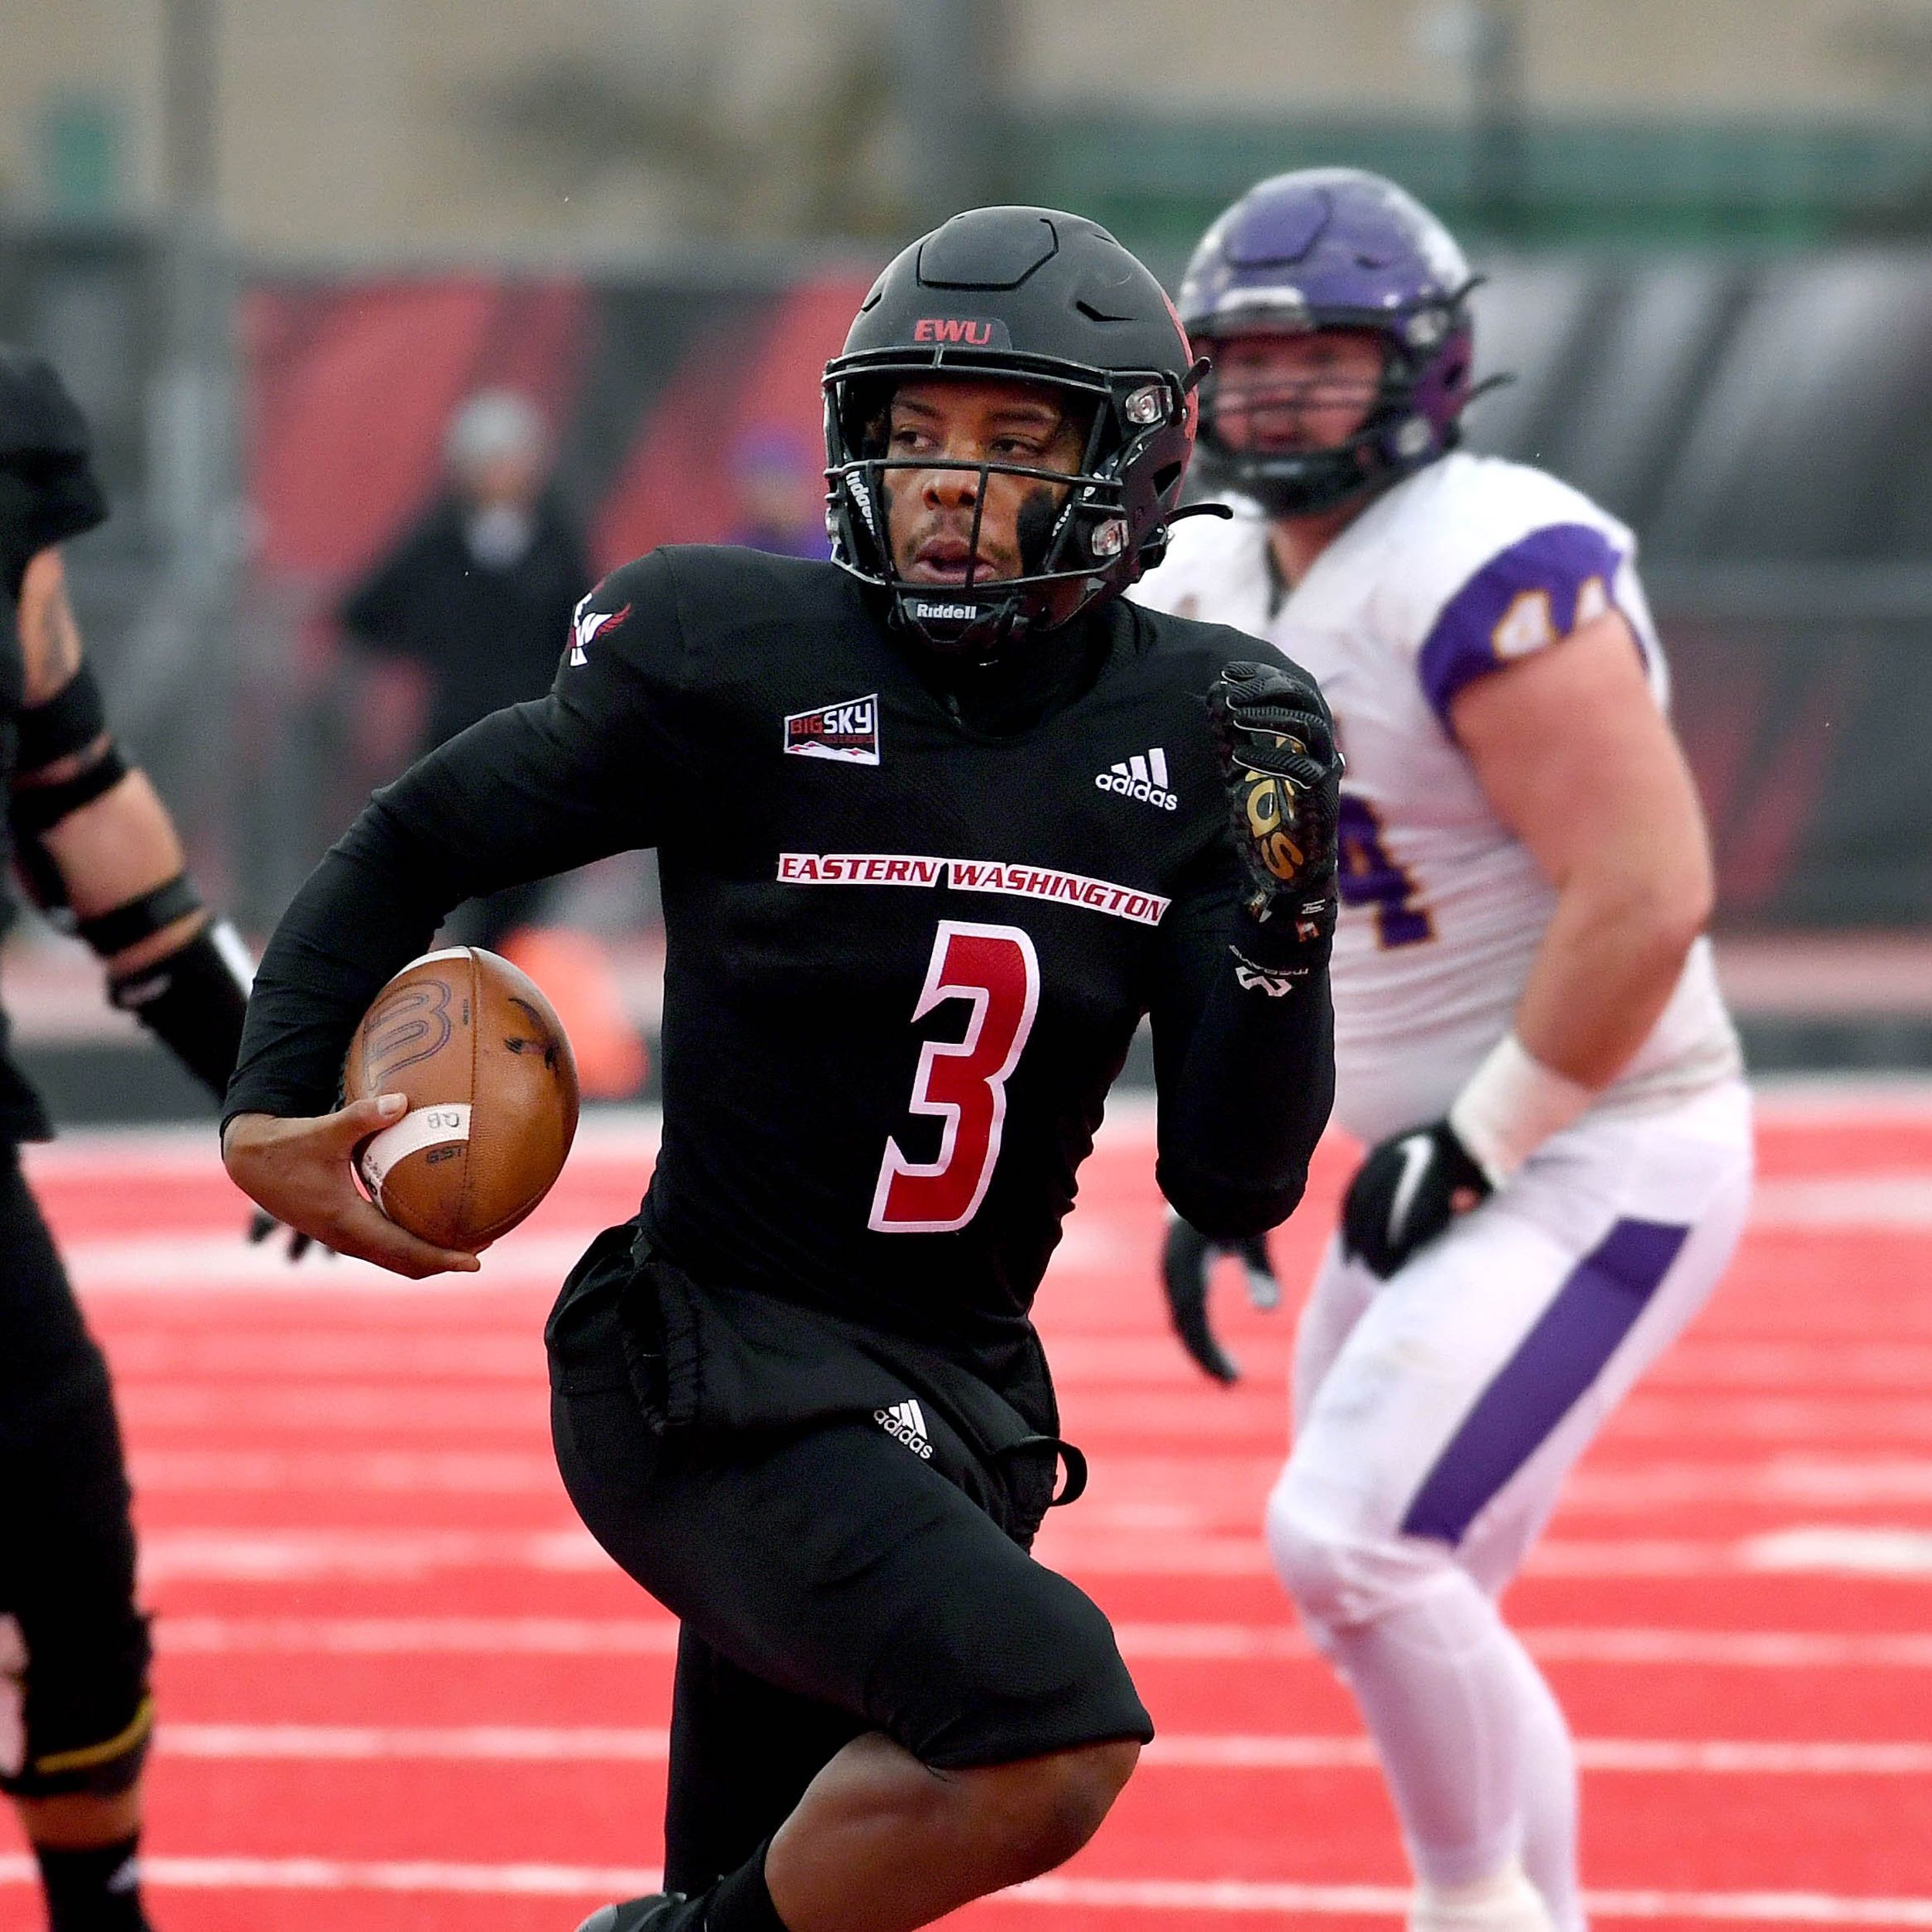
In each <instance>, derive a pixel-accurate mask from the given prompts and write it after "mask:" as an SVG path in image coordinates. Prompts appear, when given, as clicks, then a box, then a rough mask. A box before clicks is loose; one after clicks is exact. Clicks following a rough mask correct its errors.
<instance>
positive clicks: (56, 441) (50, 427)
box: [0, 342, 88, 463]
mask: <svg viewBox="0 0 1932 1932" xmlns="http://www.w3.org/2000/svg"><path fill="white" fill-rule="evenodd" d="M87 454H88V441H87V419H86V418H85V417H83V416H82V414H81V413H80V409H79V407H78V406H77V404H76V403H75V402H74V400H73V397H72V396H70V395H69V394H68V393H67V390H66V385H65V384H64V383H63V382H62V381H61V379H60V376H58V375H57V374H56V373H55V371H54V368H53V364H52V363H51V362H47V361H46V359H44V358H43V357H41V356H39V355H33V354H32V353H30V352H29V351H28V350H26V349H19V348H16V347H15V346H14V345H12V344H11V343H4V342H0V462H5V461H12V460H14V459H16V458H18V457H32V456H40V457H54V458H56V459H63V458H64V459H65V460H66V461H69V462H73V461H80V462H83V463H84V462H85V461H87Z"/></svg>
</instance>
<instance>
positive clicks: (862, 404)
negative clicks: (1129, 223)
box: [825, 351, 1192, 659]
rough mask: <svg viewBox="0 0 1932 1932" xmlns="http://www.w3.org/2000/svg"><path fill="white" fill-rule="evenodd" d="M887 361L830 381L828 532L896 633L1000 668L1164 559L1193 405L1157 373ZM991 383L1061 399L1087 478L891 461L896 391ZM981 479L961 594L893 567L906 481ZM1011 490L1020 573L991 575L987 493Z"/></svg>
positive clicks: (853, 362) (978, 360) (1019, 360)
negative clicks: (1079, 427)
mask: <svg viewBox="0 0 1932 1932" xmlns="http://www.w3.org/2000/svg"><path fill="white" fill-rule="evenodd" d="M936 363H937V359H936V358H934V357H930V356H917V355H914V356H908V355H905V354H903V352H891V351H887V352H876V353H874V354H871V355H866V354H861V355H851V356H845V357H842V358H839V359H838V360H837V361H835V362H834V363H833V365H832V368H831V369H829V370H828V372H827V376H826V379H825V399H826V404H825V437H826V454H827V467H826V471H825V474H826V479H827V482H828V493H827V523H828V529H830V531H831V533H832V544H833V553H832V554H833V560H834V561H835V563H838V564H839V565H841V566H842V567H843V568H844V569H845V570H849V572H851V573H852V575H854V576H855V577H858V578H859V579H860V580H861V581H862V582H864V583H869V584H872V585H875V586H876V587H879V588H881V589H883V590H885V591H886V592H887V593H888V594H889V596H890V597H891V600H892V610H893V617H894V620H895V621H896V622H897V623H898V624H901V625H902V626H903V627H905V628H907V629H909V630H910V631H912V632H913V634H915V635H917V637H918V638H920V640H921V641H923V643H924V644H925V645H927V647H928V648H931V649H932V650H934V651H939V652H941V653H944V654H947V655H966V656H969V657H972V658H981V659H985V658H993V657H996V656H998V655H1001V654H1002V652H1004V651H1007V650H1008V649H1009V648H1012V646H1013V645H1015V644H1017V643H1019V641H1022V640H1023V639H1025V638H1029V637H1031V636H1032V635H1034V634H1037V633H1042V632H1046V631H1053V630H1056V629H1058V628H1060V627H1061V626H1062V625H1064V624H1068V623H1070V622H1071V621H1073V619H1074V618H1076V617H1078V616H1079V615H1080V613H1081V612H1082V611H1084V610H1086V609H1087V607H1089V606H1090V604H1093V603H1094V601H1095V600H1097V598H1099V597H1102V596H1103V595H1106V594H1112V593H1114V592H1117V591H1118V590H1124V588H1125V587H1127V585H1128V584H1129V583H1132V582H1134V580H1136V579H1137V578H1138V577H1139V576H1140V575H1141V573H1142V571H1144V570H1147V569H1148V568H1149V567H1151V565H1152V564H1153V563H1156V562H1158V560H1159V557H1160V555H1161V554H1162V552H1163V551H1164V550H1165V519H1166V518H1167V516H1168V515H1170V514H1171V513H1172V508H1173V505H1174V502H1175V498H1177V497H1178V495H1179V488H1180V481H1181V477H1182V471H1184V469H1185V463H1186V454H1187V447H1188V444H1189V440H1191V425H1190V423H1189V417H1190V414H1191V411H1192V397H1191V396H1190V395H1189V393H1187V388H1186V386H1185V383H1177V382H1176V381H1175V378H1174V377H1173V376H1172V375H1170V374H1168V373H1166V372H1162V371H1159V370H1152V369H1145V370H1131V371H1107V370H1101V369H1092V368H1078V367H1069V366H1066V365H1050V364H1046V363H1045V359H1041V358H1034V357H1022V356H1018V355H1012V354H1011V353H1006V354H999V353H997V352H996V353H994V354H992V355H985V356H975V357H972V358H971V359H970V360H969V359H968V357H967V356H965V355H958V354H957V352H955V353H954V354H950V355H947V357H946V359H945V362H944V366H936ZM941 375H945V376H963V377H971V376H981V377H983V378H988V379H995V380H1000V381H1009V382H1015V381H1017V382H1026V383H1038V384H1040V385H1042V386H1046V387H1049V388H1050V389H1053V391H1054V392H1055V393H1056V396H1058V397H1059V398H1060V400H1061V401H1062V404H1063V406H1064V407H1067V408H1068V409H1069V412H1070V413H1072V414H1073V415H1074V416H1075V417H1076V420H1079V419H1080V418H1084V419H1085V423H1086V429H1085V434H1084V437H1083V448H1082V453H1081V456H1080V464H1079V467H1078V468H1077V469H1076V470H1074V471H1071V472H1067V471H1060V470H1055V469H1048V468H1041V467H1036V466H1034V465H1030V464H1023V463H1015V462H1012V461H1003V460H991V459H988V460H985V461H961V460H957V459H946V458H940V457H932V456H927V455H917V456H894V455H893V454H890V451H889V441H888V435H887V430H888V424H889V413H890V408H891V403H892V399H893V395H894V393H896V389H898V387H899V386H900V384H901V383H905V382H908V381H924V380H930V379H933V378H934V376H941ZM902 471H920V472H923V473H927V474H930V473H931V472H934V471H961V472H964V473H968V474H972V475H975V477H976V478H977V479H978V481H977V487H976V488H975V490H974V492H973V515H972V523H971V530H970V534H969V536H968V562H967V570H966V575H965V577H964V580H962V581H961V582H960V583H917V582H915V581H913V580H910V579H908V578H907V577H905V576H904V575H903V573H902V572H901V571H900V569H899V566H898V563H897V561H896V558H895V556H894V555H893V541H892V532H891V523H890V516H891V507H892V497H893V488H894V481H895V478H896V477H897V476H898V475H899V474H900V472H902ZM995 476H1004V477H1007V478H1015V479H1018V480H1019V481H1022V483H1024V484H1029V485H1032V488H1030V489H1029V490H1028V492H1027V494H1026V500H1025V501H1024V502H1022V505H1021V506H1020V508H1019V513H1018V516H1017V519H1016V535H1017V538H1018V542H1019V562H1020V570H1019V574H1017V575H1015V576H1010V577H991V576H988V575H985V574H982V573H981V570H980V566H979V563H978V551H979V548H980V536H981V527H982V521H983V519H984V517H985V509H986V502H987V497H988V489H989V485H991V484H992V479H993V478H995Z"/></svg>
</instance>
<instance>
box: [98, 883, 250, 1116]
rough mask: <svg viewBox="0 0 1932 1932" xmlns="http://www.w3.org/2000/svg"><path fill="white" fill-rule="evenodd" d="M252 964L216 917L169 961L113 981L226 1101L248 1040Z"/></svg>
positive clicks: (117, 996)
mask: <svg viewBox="0 0 1932 1932" xmlns="http://www.w3.org/2000/svg"><path fill="white" fill-rule="evenodd" d="M247 964H248V962H247V954H246V953H245V952H244V951H243V949H242V943H241V941H240V939H238V938H237V937H236V936H235V934H234V933H233V931H232V930H230V928H229V927H227V925H226V922H224V921H221V920H216V921H215V922H213V923H210V924H209V925H207V926H205V927H202V930H200V931H199V933H197V934H196V935H195V937H193V938H192V939H191V940H189V942H188V943H187V944H186V945H185V946H180V947H176V948H175V951H173V952H172V953H170V954H168V956H167V957H166V958H165V959H158V960H155V961H153V962H152V963H151V964H148V965H146V966H144V967H142V968H141V969H140V971H138V972H133V973H127V974H124V975H122V976H121V978H118V979H116V980H114V981H112V982H111V985H110V988H109V995H110V997H111V998H112V1000H113V1002H114V1005H117V1006H119V1007H122V1008H124V1009H126V1010H127V1011H128V1012H131V1013H132V1014H133V1015H134V1017H135V1019H138V1020H139V1021H140V1022H141V1025H142V1026H145V1027H146V1028H147V1029H148V1031H149V1032H151V1033H152V1034H153V1035H154V1036H155V1038H156V1039H158V1040H159V1041H160V1042H161V1043H162V1045H163V1046H165V1047H167V1049H168V1051H169V1052H170V1053H172V1054H173V1055H174V1056H175V1059H176V1060H179V1061H180V1062H181V1063H182V1066H185V1067H186V1068H187V1070H189V1073H192V1074H193V1075H194V1077H196V1079H197V1080H199V1081H200V1082H201V1083H202V1085H203V1086H205V1087H206V1088H207V1089H208V1090H209V1092H210V1093H212V1094H213V1095H214V1097H216V1100H219V1099H220V1098H221V1097H222V1095H223V1092H224V1091H225V1090H226V1088H227V1086H228V1077H229V1076H230V1074H231V1073H233V1072H234V1070H235V1053H236V1048H237V1047H238V1046H240V1043H241V1030H242V1013H243V1009H245V1008H246V1007H247V1004H248V978H247Z"/></svg>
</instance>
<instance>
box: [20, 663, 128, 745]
mask: <svg viewBox="0 0 1932 1932" xmlns="http://www.w3.org/2000/svg"><path fill="white" fill-rule="evenodd" d="M105 730H107V707H106V706H104V704H103V703H102V702H101V699H100V685H97V683H95V682H94V672H92V671H91V670H90V669H89V668H88V667H87V665H84V664H83V665H82V666H81V667H80V669H79V670H78V671H77V672H75V673H74V674H73V676H72V677H71V678H70V679H68V680H67V682H66V683H65V684H63V685H62V686H61V687H60V689H59V690H58V691H56V692H55V693H54V694H53V696H52V697H51V698H49V699H48V700H47V702H46V703H45V704H35V705H29V706H26V709H24V710H22V712H21V713H20V743H19V754H18V756H19V770H22V771H38V770H39V769H40V767H42V766H43V765H50V764H53V762H54V760H56V758H71V757H73V754H74V753H76V752H77V751H85V750H87V747H88V746H90V744H92V743H94V740H95V739H97V738H98V737H99V736H100V734H101V733H103V732H104V731H105Z"/></svg>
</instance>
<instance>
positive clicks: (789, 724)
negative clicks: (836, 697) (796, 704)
mask: <svg viewBox="0 0 1932 1932" xmlns="http://www.w3.org/2000/svg"><path fill="white" fill-rule="evenodd" d="M785 750H786V751H787V753H789V754H790V755H791V757H794V758H834V759H836V760H838V763H839V764H846V765H876V764H878V762H879V694H878V693H877V692H873V693H872V696H870V697H869V698H848V699H845V701H844V702H842V703H841V704H828V705H821V706H819V707H818V709H817V710H816V711H794V713H792V714H791V716H790V717H788V718H787V719H786V720H785Z"/></svg>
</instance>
